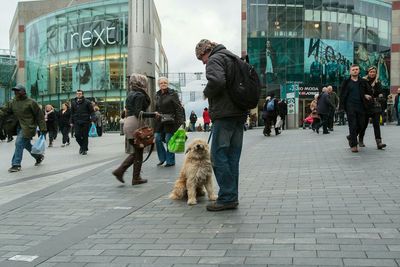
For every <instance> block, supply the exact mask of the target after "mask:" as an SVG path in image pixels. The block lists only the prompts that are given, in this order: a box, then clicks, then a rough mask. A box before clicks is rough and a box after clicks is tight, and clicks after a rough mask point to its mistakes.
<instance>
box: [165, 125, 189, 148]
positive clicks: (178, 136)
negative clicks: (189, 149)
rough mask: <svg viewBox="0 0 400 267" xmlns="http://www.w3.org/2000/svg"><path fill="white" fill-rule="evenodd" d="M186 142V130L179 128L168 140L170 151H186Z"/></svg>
mask: <svg viewBox="0 0 400 267" xmlns="http://www.w3.org/2000/svg"><path fill="white" fill-rule="evenodd" d="M185 142H186V131H185V129H183V128H179V129H178V130H177V131H176V132H175V133H174V135H173V136H172V137H171V139H169V141H168V151H169V152H171V153H184V152H185Z"/></svg>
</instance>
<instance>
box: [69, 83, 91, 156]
mask: <svg viewBox="0 0 400 267" xmlns="http://www.w3.org/2000/svg"><path fill="white" fill-rule="evenodd" d="M93 120H94V109H93V105H92V103H91V102H90V101H89V100H88V99H86V98H85V97H84V95H83V91H82V90H80V89H79V90H77V91H76V97H75V98H74V99H73V100H72V101H71V127H74V130H75V139H76V142H77V143H78V144H79V154H81V155H87V151H88V150H89V148H88V145H89V127H90V123H91V121H93Z"/></svg>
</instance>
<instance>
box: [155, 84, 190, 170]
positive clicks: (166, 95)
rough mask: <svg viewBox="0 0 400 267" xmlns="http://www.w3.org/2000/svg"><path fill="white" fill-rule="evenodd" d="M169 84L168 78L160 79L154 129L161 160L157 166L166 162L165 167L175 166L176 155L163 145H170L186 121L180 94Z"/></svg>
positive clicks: (158, 154)
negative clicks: (169, 142) (172, 138)
mask: <svg viewBox="0 0 400 267" xmlns="http://www.w3.org/2000/svg"><path fill="white" fill-rule="evenodd" d="M168 83H169V82H168V79H167V78H166V77H160V78H159V79H158V85H159V87H160V90H158V91H157V93H156V113H157V116H156V122H155V129H154V132H155V137H156V148H157V156H158V160H159V163H158V164H157V166H162V165H163V164H164V162H166V164H165V166H164V167H172V166H175V154H174V153H171V152H169V151H168V146H167V145H166V147H167V148H165V147H164V144H163V143H164V142H165V143H166V144H168V141H169V140H170V139H171V137H172V136H173V134H174V133H175V132H176V130H178V128H179V127H180V126H181V125H182V124H183V121H184V117H183V116H184V115H183V107H182V105H181V102H180V101H179V96H178V93H177V92H176V91H175V90H173V89H171V88H169V87H168Z"/></svg>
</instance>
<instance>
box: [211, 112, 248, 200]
mask: <svg viewBox="0 0 400 267" xmlns="http://www.w3.org/2000/svg"><path fill="white" fill-rule="evenodd" d="M242 144H243V122H242V121H239V120H237V119H231V118H228V119H219V120H216V121H214V122H213V129H212V141H211V161H212V165H213V169H214V174H215V177H216V179H217V183H218V185H219V192H218V200H217V202H218V203H221V204H227V203H232V202H236V201H238V199H239V160H240V154H241V152H242Z"/></svg>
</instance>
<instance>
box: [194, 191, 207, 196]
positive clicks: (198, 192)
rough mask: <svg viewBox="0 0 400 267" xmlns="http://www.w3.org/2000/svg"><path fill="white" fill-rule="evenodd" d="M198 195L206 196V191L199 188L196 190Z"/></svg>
mask: <svg viewBox="0 0 400 267" xmlns="http://www.w3.org/2000/svg"><path fill="white" fill-rule="evenodd" d="M196 195H197V196H199V197H202V196H205V195H206V192H205V191H204V190H203V189H197V190H196Z"/></svg>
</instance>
